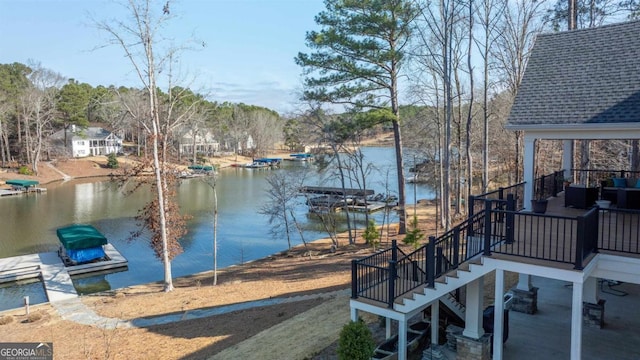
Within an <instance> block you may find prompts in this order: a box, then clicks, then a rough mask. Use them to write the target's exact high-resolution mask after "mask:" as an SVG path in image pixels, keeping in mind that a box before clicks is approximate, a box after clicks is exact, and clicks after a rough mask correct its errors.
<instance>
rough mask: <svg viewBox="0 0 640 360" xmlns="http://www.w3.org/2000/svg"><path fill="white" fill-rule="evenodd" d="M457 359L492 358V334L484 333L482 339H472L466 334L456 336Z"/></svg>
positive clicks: (481, 359) (477, 359)
mask: <svg viewBox="0 0 640 360" xmlns="http://www.w3.org/2000/svg"><path fill="white" fill-rule="evenodd" d="M456 340H457V346H456V347H457V355H456V359H457V360H490V359H491V335H490V334H484V335H483V336H482V337H481V338H480V339H472V338H469V337H466V336H464V335H458V336H456Z"/></svg>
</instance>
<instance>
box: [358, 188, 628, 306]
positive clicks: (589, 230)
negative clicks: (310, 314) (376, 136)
mask: <svg viewBox="0 0 640 360" xmlns="http://www.w3.org/2000/svg"><path fill="white" fill-rule="evenodd" d="M515 197H516V196H515V195H514V194H509V195H508V196H507V199H506V200H499V199H494V200H492V199H488V198H485V199H484V202H483V203H484V210H483V211H480V212H478V213H476V214H474V215H473V216H472V217H470V218H468V219H467V220H466V221H464V222H462V223H460V224H459V225H457V226H456V227H454V228H453V229H451V230H449V231H447V232H446V233H444V234H443V235H442V236H440V237H438V238H435V237H430V238H429V242H428V243H427V244H426V245H424V246H422V247H421V248H419V249H417V250H415V251H413V252H411V253H409V254H405V253H403V252H402V251H401V250H400V249H399V248H398V247H397V245H396V242H395V241H393V243H392V248H391V249H387V250H384V251H380V252H378V253H376V254H374V255H371V256H369V257H366V258H364V259H360V260H353V262H352V297H353V298H358V297H362V298H367V299H371V300H376V301H380V302H383V303H385V304H387V306H388V307H392V306H393V303H394V302H395V301H396V300H397V299H398V297H400V296H402V295H404V294H406V293H408V292H410V291H412V290H414V289H416V288H418V287H421V286H426V287H434V286H435V279H437V278H439V277H441V276H443V275H445V274H446V273H447V272H449V271H451V270H453V269H456V268H458V267H459V266H460V264H462V263H464V262H466V261H468V260H469V259H472V258H474V257H476V256H478V255H479V254H483V255H485V256H490V255H491V254H492V253H500V254H506V255H512V256H519V257H526V258H532V259H540V260H547V261H553V262H560V263H568V264H573V267H574V268H575V269H577V270H581V269H583V267H584V264H585V260H587V259H588V257H589V256H591V255H592V254H593V253H596V252H598V251H599V249H602V250H608V251H617V252H623V253H632V254H640V210H624V209H600V208H597V207H594V208H592V209H591V210H589V211H587V212H586V213H585V214H584V215H582V216H578V217H575V218H572V217H566V216H553V215H544V214H535V213H530V212H519V211H516V199H515Z"/></svg>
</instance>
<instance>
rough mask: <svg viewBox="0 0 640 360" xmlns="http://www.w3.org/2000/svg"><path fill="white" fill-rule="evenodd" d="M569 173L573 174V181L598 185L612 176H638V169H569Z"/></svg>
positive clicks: (639, 172) (639, 173)
mask: <svg viewBox="0 0 640 360" xmlns="http://www.w3.org/2000/svg"><path fill="white" fill-rule="evenodd" d="M571 174H573V179H574V181H576V182H582V181H584V182H585V184H586V185H590V186H600V183H601V182H602V181H604V180H608V179H612V178H638V177H640V171H630V170H606V169H605V170H601V169H571ZM583 179H584V180H583Z"/></svg>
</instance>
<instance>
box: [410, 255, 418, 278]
mask: <svg viewBox="0 0 640 360" xmlns="http://www.w3.org/2000/svg"><path fill="white" fill-rule="evenodd" d="M411 270H412V271H411V272H412V274H411V275H412V276H413V281H415V282H418V261H417V260H412V261H411Z"/></svg>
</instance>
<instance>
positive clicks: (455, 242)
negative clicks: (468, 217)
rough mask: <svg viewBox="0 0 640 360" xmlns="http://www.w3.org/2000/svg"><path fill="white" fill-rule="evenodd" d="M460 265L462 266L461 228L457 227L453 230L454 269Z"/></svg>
mask: <svg viewBox="0 0 640 360" xmlns="http://www.w3.org/2000/svg"><path fill="white" fill-rule="evenodd" d="M470 222H471V221H470ZM465 258H466V257H465ZM458 265H460V228H458V227H456V228H454V230H453V267H454V268H455V267H458Z"/></svg>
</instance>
